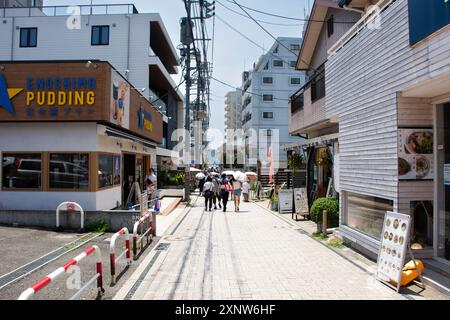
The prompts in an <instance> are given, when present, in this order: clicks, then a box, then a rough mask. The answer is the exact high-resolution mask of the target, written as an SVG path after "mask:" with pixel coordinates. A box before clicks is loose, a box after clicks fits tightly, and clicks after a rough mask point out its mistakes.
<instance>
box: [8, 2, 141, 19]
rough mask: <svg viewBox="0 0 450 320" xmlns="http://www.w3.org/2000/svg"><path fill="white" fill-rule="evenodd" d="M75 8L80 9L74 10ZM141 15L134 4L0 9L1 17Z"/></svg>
mask: <svg viewBox="0 0 450 320" xmlns="http://www.w3.org/2000/svg"><path fill="white" fill-rule="evenodd" d="M74 8H79V11H78V10H74ZM137 13H139V12H138V11H137V9H136V7H135V6H134V5H133V4H104V5H102V4H93V5H73V6H68V5H65V6H42V7H7V8H0V17H2V18H6V17H42V16H48V17H57V16H72V15H76V14H80V15H82V16H88V15H107V14H137Z"/></svg>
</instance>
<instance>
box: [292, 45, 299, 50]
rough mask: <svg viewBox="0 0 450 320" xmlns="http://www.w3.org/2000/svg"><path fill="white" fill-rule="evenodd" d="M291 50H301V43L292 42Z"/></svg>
mask: <svg viewBox="0 0 450 320" xmlns="http://www.w3.org/2000/svg"><path fill="white" fill-rule="evenodd" d="M291 50H292V51H300V45H299V44H291Z"/></svg>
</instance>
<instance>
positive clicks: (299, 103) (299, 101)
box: [291, 89, 304, 114]
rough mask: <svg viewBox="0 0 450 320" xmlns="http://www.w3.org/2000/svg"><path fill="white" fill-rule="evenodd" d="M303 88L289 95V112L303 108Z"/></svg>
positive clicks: (292, 112)
mask: <svg viewBox="0 0 450 320" xmlns="http://www.w3.org/2000/svg"><path fill="white" fill-rule="evenodd" d="M303 97H304V89H301V90H300V91H299V92H298V93H296V94H295V95H293V96H292V97H291V114H294V113H296V112H298V111H300V110H302V109H303V106H304V100H303Z"/></svg>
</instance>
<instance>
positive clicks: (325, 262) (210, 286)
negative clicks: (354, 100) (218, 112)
mask: <svg viewBox="0 0 450 320" xmlns="http://www.w3.org/2000/svg"><path fill="white" fill-rule="evenodd" d="M202 201H203V198H198V199H197V201H196V203H195V206H194V207H193V208H192V209H191V210H190V211H188V212H187V214H186V215H184V216H180V218H179V220H178V221H176V222H175V223H174V224H173V226H172V227H171V228H170V229H169V230H168V233H167V235H166V236H164V237H163V238H162V240H161V242H160V244H159V248H158V246H157V249H156V250H155V251H154V252H153V253H152V254H149V255H148V256H147V257H146V259H145V260H143V262H142V263H141V265H140V266H139V268H138V269H137V270H136V272H135V273H134V274H133V275H132V276H131V277H130V278H129V279H128V280H127V283H125V284H124V285H123V287H122V289H121V290H120V291H119V293H118V294H117V295H116V297H115V298H114V299H126V300H128V299H133V300H140V299H143V300H151V299H183V300H192V299H202V300H203V299H214V300H226V299H244V300H247V299H248V300H251V299H283V300H289V299H296V300H300V299H403V298H404V296H402V295H398V294H396V293H395V292H394V291H393V290H391V289H389V288H387V287H386V286H384V285H383V284H381V283H379V282H378V281H376V280H375V279H374V278H373V277H372V276H371V275H369V274H368V273H367V272H365V271H363V270H361V269H360V268H358V267H357V266H355V265H353V264H352V263H350V262H349V261H347V260H345V259H344V258H342V257H340V256H339V255H337V254H336V253H334V252H333V251H332V250H330V249H328V248H327V247H325V246H323V245H321V244H320V243H318V242H317V241H315V240H313V239H311V238H310V237H308V236H307V235H305V234H303V233H302V232H301V230H300V229H296V228H295V227H292V226H291V225H289V224H288V223H287V222H285V221H284V220H282V219H280V218H278V217H277V216H275V215H274V214H271V213H270V212H268V211H266V210H263V209H261V208H260V207H259V206H257V205H256V204H254V203H244V204H242V205H241V211H240V212H238V213H235V212H234V206H233V205H232V204H231V205H229V208H228V209H229V211H228V212H227V213H223V212H222V211H216V212H212V213H211V212H205V211H204V208H203V203H202ZM158 249H159V250H158Z"/></svg>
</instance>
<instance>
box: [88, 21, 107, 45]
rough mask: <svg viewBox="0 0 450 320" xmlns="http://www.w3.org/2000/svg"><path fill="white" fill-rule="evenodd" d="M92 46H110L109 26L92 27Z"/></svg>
mask: <svg viewBox="0 0 450 320" xmlns="http://www.w3.org/2000/svg"><path fill="white" fill-rule="evenodd" d="M91 45H93V46H107V45H109V26H92V35H91Z"/></svg>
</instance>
